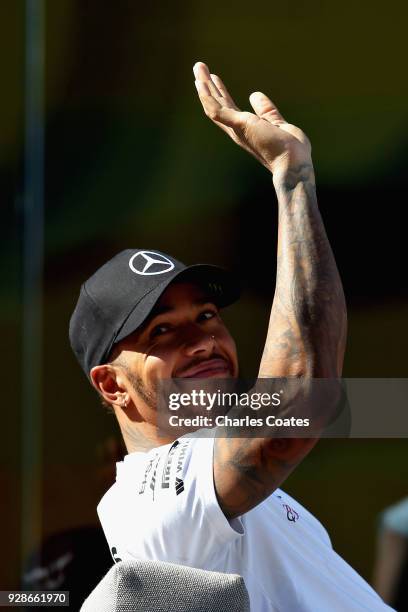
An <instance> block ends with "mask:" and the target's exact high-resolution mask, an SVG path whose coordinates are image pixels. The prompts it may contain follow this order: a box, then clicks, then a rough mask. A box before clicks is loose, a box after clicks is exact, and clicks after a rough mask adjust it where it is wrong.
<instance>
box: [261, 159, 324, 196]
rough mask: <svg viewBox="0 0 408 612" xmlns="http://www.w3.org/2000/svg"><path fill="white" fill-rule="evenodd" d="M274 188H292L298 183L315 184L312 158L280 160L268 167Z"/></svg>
mask: <svg viewBox="0 0 408 612" xmlns="http://www.w3.org/2000/svg"><path fill="white" fill-rule="evenodd" d="M270 170H271V172H272V180H273V184H274V187H275V189H279V188H281V187H283V186H285V187H286V188H287V189H294V188H295V187H296V185H297V184H298V183H306V182H307V183H309V184H311V185H313V186H314V185H315V174H314V169H313V162H312V158H311V157H309V158H304V159H297V160H293V159H292V160H288V159H285V160H281V161H280V162H279V163H277V164H275V165H273V167H272V168H270Z"/></svg>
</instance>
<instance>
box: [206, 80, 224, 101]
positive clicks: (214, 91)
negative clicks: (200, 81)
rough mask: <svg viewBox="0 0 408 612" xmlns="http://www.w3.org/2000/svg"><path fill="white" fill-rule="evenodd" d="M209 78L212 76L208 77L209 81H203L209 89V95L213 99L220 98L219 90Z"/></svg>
mask: <svg viewBox="0 0 408 612" xmlns="http://www.w3.org/2000/svg"><path fill="white" fill-rule="evenodd" d="M211 76H212V75H210V79H209V81H205V82H206V84H207V85H208V87H209V89H210V91H211V94H212V95H213V96H214V98H222V94H221V92H220V91H219V89H218V87H217V85H216V84H215V83H214V81H213V80H212V78H211Z"/></svg>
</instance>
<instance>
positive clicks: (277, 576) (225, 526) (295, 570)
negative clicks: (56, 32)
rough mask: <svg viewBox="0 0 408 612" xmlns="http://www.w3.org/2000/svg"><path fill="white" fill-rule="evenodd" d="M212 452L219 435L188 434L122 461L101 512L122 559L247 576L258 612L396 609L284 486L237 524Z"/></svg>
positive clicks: (112, 546)
mask: <svg viewBox="0 0 408 612" xmlns="http://www.w3.org/2000/svg"><path fill="white" fill-rule="evenodd" d="M213 446H214V438H198V437H190V438H187V437H182V438H180V439H179V440H176V441H175V442H174V443H173V444H167V445H165V446H160V447H158V448H155V449H153V450H151V451H150V452H149V453H131V454H130V455H127V456H126V457H125V459H124V461H123V462H120V463H118V464H117V478H116V483H115V484H114V485H113V486H112V487H111V489H109V491H108V492H107V493H106V494H105V496H104V497H103V498H102V500H101V502H100V504H99V506H98V514H99V518H100V521H101V523H102V527H103V529H104V532H105V535H106V538H107V540H108V543H109V547H110V549H111V551H112V550H113V549H116V550H113V556H114V558H115V560H118V559H121V560H129V559H135V558H136V559H150V560H158V561H168V562H173V563H179V564H182V565H189V566H191V567H197V568H202V569H207V570H213V571H221V572H228V573H235V574H240V575H241V576H243V578H244V580H245V585H246V587H247V589H248V593H249V597H250V604H251V612H272V611H274V612H277V611H279V612H306V611H307V612H329V611H330V612H352V611H357V610H358V611H362V610H366V611H367V612H376V611H380V610H382V611H384V610H391V608H389V607H388V606H387V605H386V604H384V603H383V601H382V600H381V599H380V598H379V596H378V595H377V594H376V593H375V591H374V590H373V589H372V588H371V587H370V586H369V585H368V584H367V582H365V581H364V580H363V579H362V578H361V576H359V575H358V574H357V573H356V572H355V571H354V570H353V569H352V568H351V567H350V566H349V565H348V564H347V563H346V562H345V561H344V560H343V559H342V558H341V557H339V555H338V554H337V553H336V552H335V551H334V550H333V548H332V545H331V542H330V538H329V536H328V534H327V532H326V530H325V529H324V527H323V526H322V525H321V523H320V522H319V521H318V520H317V519H316V518H315V517H314V516H313V515H312V514H311V513H310V512H308V511H307V510H306V509H305V508H303V507H302V506H301V505H300V504H298V503H297V502H296V501H295V500H294V499H293V498H292V497H290V496H289V495H287V494H286V493H284V492H283V491H282V490H280V489H277V490H276V491H275V492H274V493H273V494H272V495H270V496H269V497H268V499H266V500H265V501H263V502H262V503H261V504H259V505H258V506H257V507H255V508H254V509H252V510H250V511H249V512H247V513H246V514H244V515H243V516H242V517H240V518H239V519H234V520H232V521H228V520H227V519H226V517H225V516H224V514H223V512H222V510H221V509H220V507H219V505H218V501H217V497H216V494H215V489H214V481H213V464H212V457H213Z"/></svg>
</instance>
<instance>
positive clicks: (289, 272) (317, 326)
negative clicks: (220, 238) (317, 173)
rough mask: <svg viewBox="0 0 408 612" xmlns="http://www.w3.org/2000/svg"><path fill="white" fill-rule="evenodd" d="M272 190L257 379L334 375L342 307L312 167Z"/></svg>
mask: <svg viewBox="0 0 408 612" xmlns="http://www.w3.org/2000/svg"><path fill="white" fill-rule="evenodd" d="M276 191H277V196H278V203H279V235H278V257H277V275H276V288H275V297H274V301H273V306H272V311H271V318H270V322H269V329H268V335H267V341H266V344H265V349H264V354H263V357H262V361H261V367H260V376H290V375H293V374H296V375H306V376H314V377H324V376H327V377H330V376H339V375H340V374H341V366H342V361H343V355H344V349H345V337H346V307H345V300H344V294H343V289H342V285H341V280H340V277H339V274H338V271H337V267H336V263H335V260H334V257H333V253H332V251H331V248H330V244H329V241H328V239H327V236H326V232H325V229H324V225H323V222H322V219H321V217H320V212H319V209H318V206H317V198H316V190H315V181H314V173H313V167H312V165H311V164H303V165H301V166H299V167H298V168H296V169H293V170H291V171H290V172H288V173H287V174H286V175H285V176H284V178H283V179H277V181H276Z"/></svg>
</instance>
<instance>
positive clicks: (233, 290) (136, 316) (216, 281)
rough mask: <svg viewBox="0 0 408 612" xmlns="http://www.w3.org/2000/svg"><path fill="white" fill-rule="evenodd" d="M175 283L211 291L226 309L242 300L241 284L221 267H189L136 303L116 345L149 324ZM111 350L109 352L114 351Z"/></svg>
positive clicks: (213, 297)
mask: <svg viewBox="0 0 408 612" xmlns="http://www.w3.org/2000/svg"><path fill="white" fill-rule="evenodd" d="M175 280H177V281H181V280H183V281H185V282H192V283H196V284H198V285H199V286H201V287H203V288H204V289H205V290H206V291H208V293H209V295H210V297H211V300H212V301H214V303H215V304H216V305H217V306H219V307H220V308H223V307H225V306H228V305H229V304H232V303H233V302H235V301H236V300H238V298H239V296H240V293H241V291H240V287H239V283H238V282H237V280H236V279H235V277H234V276H233V275H232V274H231V273H230V272H228V271H227V270H224V269H223V268H220V267H218V266H212V265H210V264H196V265H193V266H186V267H185V268H184V269H183V270H179V271H178V272H176V273H174V274H173V275H172V276H169V277H167V278H166V280H164V281H163V282H162V283H160V285H157V287H155V288H154V289H153V290H152V291H150V293H148V294H147V295H145V296H144V297H143V298H142V299H141V300H140V302H138V303H137V304H135V306H134V308H133V310H132V311H131V312H130V314H129V316H128V317H127V319H126V320H125V322H124V324H123V325H122V327H121V328H120V330H119V331H118V333H117V335H116V336H115V338H114V340H113V342H112V346H113V345H114V344H117V343H118V342H120V340H123V339H124V338H126V337H127V336H129V335H130V334H132V333H133V332H135V331H136V330H137V329H138V328H139V327H140V326H141V325H143V323H144V322H145V321H146V319H147V318H148V316H149V315H150V313H151V311H152V310H153V308H154V306H155V305H156V303H157V302H158V300H159V299H160V297H161V296H162V294H163V293H164V291H165V290H166V289H167V287H168V286H169V285H171V283H173V282H174V281H175ZM112 346H111V347H110V348H109V351H108V353H109V352H110V351H111V349H112Z"/></svg>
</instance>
